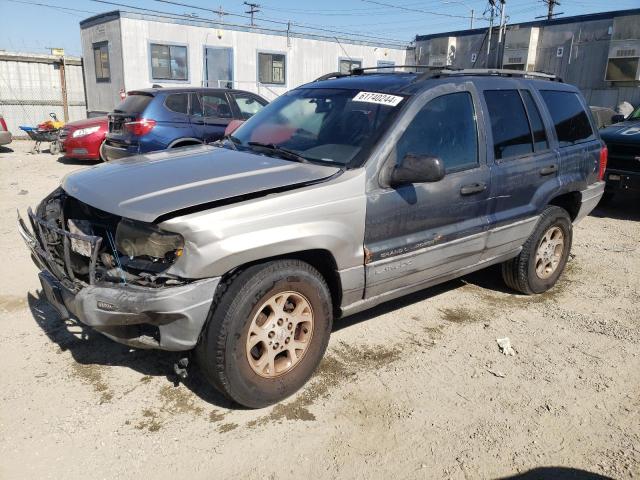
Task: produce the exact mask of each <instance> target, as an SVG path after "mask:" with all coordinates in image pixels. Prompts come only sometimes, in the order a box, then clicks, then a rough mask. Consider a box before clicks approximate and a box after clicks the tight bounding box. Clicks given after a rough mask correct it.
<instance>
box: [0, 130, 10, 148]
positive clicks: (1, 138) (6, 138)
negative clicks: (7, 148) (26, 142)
mask: <svg viewBox="0 0 640 480" xmlns="http://www.w3.org/2000/svg"><path fill="white" fill-rule="evenodd" d="M11 140H12V138H11V132H6V131H2V132H0V145H8V144H9V143H11Z"/></svg>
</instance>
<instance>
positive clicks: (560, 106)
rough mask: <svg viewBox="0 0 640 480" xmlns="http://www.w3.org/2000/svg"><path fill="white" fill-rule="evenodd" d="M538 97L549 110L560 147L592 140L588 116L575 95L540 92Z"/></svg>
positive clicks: (556, 91)
mask: <svg viewBox="0 0 640 480" xmlns="http://www.w3.org/2000/svg"><path fill="white" fill-rule="evenodd" d="M540 95H542V99H543V100H544V103H545V104H546V105H547V108H548V109H549V113H550V114H551V118H552V119H553V123H554V125H555V129H556V134H557V135H558V143H559V144H560V146H561V147H567V146H569V145H574V144H576V143H580V142H584V141H586V140H590V139H592V138H593V135H594V134H593V129H592V128H591V123H590V122H589V116H588V115H587V112H586V111H585V110H584V107H583V106H582V102H581V101H580V97H578V94H577V93H574V92H562V91H558V90H541V91H540Z"/></svg>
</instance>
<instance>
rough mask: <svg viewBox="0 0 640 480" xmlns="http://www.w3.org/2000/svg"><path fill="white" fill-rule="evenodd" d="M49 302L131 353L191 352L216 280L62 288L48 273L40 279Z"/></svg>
mask: <svg viewBox="0 0 640 480" xmlns="http://www.w3.org/2000/svg"><path fill="white" fill-rule="evenodd" d="M39 277H40V282H41V284H42V291H43V293H44V295H45V297H46V299H47V301H49V303H51V305H52V306H53V307H54V308H55V309H56V310H57V311H58V312H59V313H60V315H61V316H63V317H65V318H68V317H70V316H73V317H75V318H77V319H78V320H80V321H81V322H82V323H84V324H85V325H88V326H90V327H92V328H94V329H95V330H97V331H99V332H100V333H102V334H103V335H105V336H107V337H109V338H111V339H112V340H115V341H116V342H119V343H123V344H125V345H129V346H131V347H135V348H158V349H161V350H171V351H183V350H191V349H192V348H194V347H195V346H196V344H197V343H198V338H199V336H200V332H201V331H202V328H203V326H204V324H205V322H206V320H207V316H208V314H209V310H210V308H211V303H212V301H213V295H214V292H215V290H216V287H217V286H218V283H219V281H220V279H219V278H208V279H205V280H199V281H195V282H191V283H188V284H186V285H181V286H173V287H159V288H149V287H139V286H135V285H108V286H100V285H95V286H87V287H85V288H83V289H81V290H80V291H79V292H77V293H76V292H72V291H70V290H68V289H67V288H65V287H64V286H63V285H62V284H61V283H60V282H58V281H57V279H56V278H55V277H54V276H53V275H52V274H51V273H49V272H47V271H43V272H40V274H39Z"/></svg>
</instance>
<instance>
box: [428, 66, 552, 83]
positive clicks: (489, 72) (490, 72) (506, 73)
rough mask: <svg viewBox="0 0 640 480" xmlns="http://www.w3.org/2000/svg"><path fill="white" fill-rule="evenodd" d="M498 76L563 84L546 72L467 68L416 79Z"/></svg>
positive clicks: (433, 73) (443, 69) (443, 71)
mask: <svg viewBox="0 0 640 480" xmlns="http://www.w3.org/2000/svg"><path fill="white" fill-rule="evenodd" d="M466 75H469V76H470V75H476V76H478V75H479V76H496V77H524V78H535V79H538V80H549V81H551V82H560V83H562V78H560V77H559V76H557V75H553V74H551V73H544V72H526V71H523V70H509V69H506V68H467V69H455V68H449V67H443V68H441V69H440V70H436V71H433V72H425V73H423V74H421V75H419V76H418V77H417V78H416V80H415V81H416V82H417V81H420V80H426V79H428V78H442V77H444V76H466Z"/></svg>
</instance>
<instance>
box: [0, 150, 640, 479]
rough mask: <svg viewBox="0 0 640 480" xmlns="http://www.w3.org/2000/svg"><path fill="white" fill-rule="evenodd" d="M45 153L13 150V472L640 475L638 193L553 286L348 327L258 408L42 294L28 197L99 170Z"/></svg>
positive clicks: (1, 332) (7, 160) (578, 245)
mask: <svg viewBox="0 0 640 480" xmlns="http://www.w3.org/2000/svg"><path fill="white" fill-rule="evenodd" d="M30 146H31V145H30V143H27V142H14V143H13V144H12V145H11V149H12V150H13V151H11V150H10V149H2V148H1V147H0V199H1V203H0V208H1V212H0V213H1V224H0V250H1V251H2V252H4V253H3V256H2V257H3V259H4V261H3V263H2V267H1V268H2V275H0V325H1V327H2V328H1V329H0V365H1V368H0V385H2V388H1V389H0V477H2V478H7V479H16V478H39V479H47V478H55V479H59V478H65V479H76V478H78V479H80V478H150V477H152V478H155V479H164V478H186V477H189V478H194V479H199V478H250V479H253V478H255V479H258V478H288V477H294V476H295V477H296V478H314V479H316V478H317V479H330V478H331V479H332V478H335V477H337V476H340V477H344V478H362V479H370V478H391V477H394V478H502V477H511V476H514V477H515V478H523V479H524V478H584V477H583V475H587V474H586V472H591V473H592V474H599V475H604V476H607V477H612V478H638V477H640V348H639V347H640V313H639V310H640V207H639V205H640V203H639V202H638V200H639V199H638V198H632V197H626V198H620V199H617V200H614V202H613V203H611V204H610V205H608V206H607V207H600V208H598V209H597V210H596V211H595V212H594V214H593V215H592V216H590V217H588V218H586V219H585V220H584V221H583V222H582V223H581V224H579V225H578V226H577V227H576V229H575V233H574V245H573V255H572V257H571V261H570V263H569V264H568V267H567V271H566V272H565V274H564V276H563V277H562V280H561V281H560V283H559V284H558V285H557V287H556V288H554V289H553V290H552V291H550V292H549V293H547V294H545V295H541V296H537V297H524V296H520V295H516V294H513V293H512V292H509V291H508V290H507V289H506V287H504V285H503V284H502V282H501V280H500V277H499V270H497V269H495V268H492V269H489V270H486V271H483V272H479V273H477V274H474V275H471V276H468V277H465V278H463V279H460V280H456V281H452V282H448V283H446V284H444V285H441V286H439V287H436V288H431V289H428V290H426V291H424V292H420V293H418V294H416V295H412V296H410V297H407V298H405V299H402V300H399V301H394V302H391V303H389V304H385V305H382V306H381V307H379V308H376V309H374V310H373V311H370V312H367V313H364V314H360V315H358V316H356V317H352V318H348V319H344V320H341V321H337V322H336V324H335V328H334V332H333V335H332V338H331V342H330V345H329V350H328V352H327V355H326V359H325V360H324V362H323V363H322V365H321V367H320V369H319V371H318V372H317V374H316V375H315V376H314V378H313V379H312V380H311V381H310V383H309V384H308V385H307V386H306V387H305V388H304V389H303V390H302V391H300V392H299V393H298V394H296V395H295V396H294V397H292V398H290V399H288V400H286V401H284V402H283V403H282V404H280V405H277V406H275V407H271V408H266V409H263V410H253V411H252V410H245V409H241V408H239V407H237V406H235V405H231V404H230V403H229V402H227V401H226V400H224V399H223V398H222V397H221V396H220V395H219V394H218V393H216V392H215V391H214V390H212V389H211V388H209V387H208V386H207V385H206V383H204V381H203V380H202V378H201V376H200V375H199V374H198V372H197V370H192V372H191V375H190V377H189V378H188V379H187V380H186V383H185V384H179V385H178V386H175V385H174V377H173V375H172V364H173V362H174V361H175V359H176V356H175V355H172V354H167V353H163V352H155V351H135V350H130V349H128V348H126V347H123V346H120V345H118V344H116V343H113V342H111V341H110V340H108V339H106V338H103V337H102V336H100V335H98V334H95V333H93V332H91V331H89V330H86V329H83V328H81V327H80V326H79V325H76V324H74V323H72V322H69V321H67V322H63V321H62V320H61V319H60V318H58V316H57V315H56V314H55V313H54V311H53V310H52V309H51V308H50V307H48V306H47V304H46V303H45V302H43V301H41V300H40V299H39V285H38V281H37V276H36V268H35V267H34V266H33V265H32V263H31V261H30V260H29V256H28V254H27V249H26V247H25V246H24V245H23V244H22V242H21V239H20V238H19V236H18V233H17V231H16V226H15V223H16V222H15V218H16V215H15V212H16V208H19V209H20V211H22V212H24V211H26V208H27V206H29V205H31V206H35V205H36V204H37V202H38V201H40V200H41V198H42V197H44V195H45V194H47V193H49V192H50V191H51V190H53V189H54V188H55V187H56V186H57V184H58V183H59V181H60V179H61V178H62V177H63V176H64V175H65V174H66V173H68V172H70V171H73V170H76V169H78V168H84V167H85V164H83V163H81V162H80V163H67V162H65V161H63V160H60V159H58V158H57V157H54V156H52V155H50V154H49V153H48V152H45V153H42V154H39V155H29V154H27V153H26V152H27V151H28V149H29V148H30ZM501 337H509V338H510V340H511V343H512V345H513V348H514V349H515V355H514V356H505V355H503V354H501V353H500V351H499V348H498V345H497V343H496V339H497V338H501ZM574 474H575V475H576V476H575V477H574V476H571V475H574ZM588 478H600V477H598V476H597V475H596V476H593V477H588Z"/></svg>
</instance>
